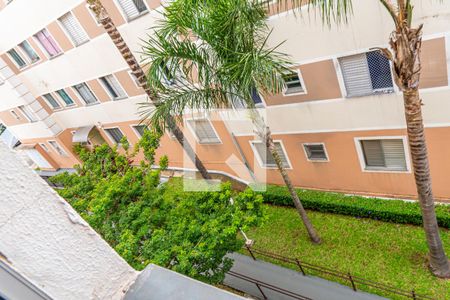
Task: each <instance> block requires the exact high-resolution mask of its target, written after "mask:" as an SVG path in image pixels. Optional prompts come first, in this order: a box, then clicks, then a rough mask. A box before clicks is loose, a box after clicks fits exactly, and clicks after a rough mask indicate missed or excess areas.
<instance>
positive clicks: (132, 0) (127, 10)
mask: <svg viewBox="0 0 450 300" xmlns="http://www.w3.org/2000/svg"><path fill="white" fill-rule="evenodd" d="M118 2H119V4H120V7H122V10H123V12H124V14H125V15H126V17H127V19H128V21H131V20H133V19H135V18H137V17H139V16H140V15H141V14H143V13H145V12H146V11H147V6H145V3H144V0H118Z"/></svg>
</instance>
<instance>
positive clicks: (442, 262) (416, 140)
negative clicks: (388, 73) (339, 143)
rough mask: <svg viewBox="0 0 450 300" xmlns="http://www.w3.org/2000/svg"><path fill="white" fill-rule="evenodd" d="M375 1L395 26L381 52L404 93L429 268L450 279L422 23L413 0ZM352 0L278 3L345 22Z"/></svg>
mask: <svg viewBox="0 0 450 300" xmlns="http://www.w3.org/2000/svg"><path fill="white" fill-rule="evenodd" d="M375 1H379V2H380V3H381V4H382V5H383V6H384V7H385V8H386V11H387V12H388V13H389V15H390V16H391V18H392V21H393V22H394V25H395V30H394V31H393V32H392V33H391V35H390V37H389V45H390V47H391V49H380V51H382V53H383V54H384V56H385V57H387V58H388V59H389V60H390V61H391V62H392V70H393V74H394V79H395V83H396V85H397V86H398V87H399V89H400V90H401V91H402V92H403V102H404V107H405V118H406V127H407V132H408V142H409V149H410V153H411V158H412V163H413V167H414V178H415V181H416V188H417V193H418V196H419V202H420V207H421V210H422V219H423V226H424V229H425V235H426V239H427V243H428V248H429V251H430V254H429V259H430V261H429V263H430V269H431V271H432V272H433V274H435V275H436V276H438V277H443V278H450V264H449V261H448V259H447V257H446V255H445V251H444V247H443V246H442V241H441V237H440V235H439V227H438V224H437V220H436V213H435V209H434V198H433V190H432V186H431V175H430V165H429V160H428V153H427V145H426V141H425V133H424V125H423V117H422V105H423V104H422V100H421V99H420V94H419V82H420V70H421V62H420V52H421V46H422V26H423V24H421V25H419V26H417V27H413V26H412V19H413V11H414V10H413V5H412V4H411V0H375ZM263 2H264V1H263ZM351 3H352V2H351V0H333V1H329V0H309V1H306V0H283V1H280V2H279V4H278V8H281V7H283V6H284V7H286V5H288V4H289V5H291V7H294V8H300V7H301V6H303V5H305V4H307V5H309V6H311V7H316V8H318V9H319V10H320V12H321V14H322V19H323V21H324V22H326V23H328V24H330V23H331V22H332V21H336V22H340V21H345V20H346V18H347V16H348V15H350V14H351V13H352V5H351ZM266 5H267V4H266Z"/></svg>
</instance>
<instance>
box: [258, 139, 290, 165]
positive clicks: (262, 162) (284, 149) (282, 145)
mask: <svg viewBox="0 0 450 300" xmlns="http://www.w3.org/2000/svg"><path fill="white" fill-rule="evenodd" d="M273 142H274V143H275V144H276V143H280V146H281V149H282V150H283V153H284V156H285V157H286V161H287V163H288V166H287V167H284V169H286V170H292V169H293V168H292V164H291V160H290V159H289V155H288V153H287V151H286V148H285V147H284V144H283V141H282V140H273ZM249 143H250V146H251V148H252V151H253V155H254V156H255V157H256V160H257V161H258V164H259V166H260V167H261V168H262V169H271V170H275V169H278V167H277V166H270V165H267V164H264V161H263V159H262V157H261V156H260V155H259V152H258V150H257V149H256V147H255V145H254V144H262V142H261V141H259V140H251V141H249Z"/></svg>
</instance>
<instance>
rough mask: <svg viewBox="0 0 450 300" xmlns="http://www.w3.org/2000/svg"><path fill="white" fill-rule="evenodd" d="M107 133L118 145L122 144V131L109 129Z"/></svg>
mask: <svg viewBox="0 0 450 300" xmlns="http://www.w3.org/2000/svg"><path fill="white" fill-rule="evenodd" d="M105 131H106V132H107V133H108V134H109V136H110V137H111V138H112V139H113V141H114V142H115V143H116V144H119V143H120V140H121V139H122V137H123V133H122V131H120V129H119V128H107V129H105Z"/></svg>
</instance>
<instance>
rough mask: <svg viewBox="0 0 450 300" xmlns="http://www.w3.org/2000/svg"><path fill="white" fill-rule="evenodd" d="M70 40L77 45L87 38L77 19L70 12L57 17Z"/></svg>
mask: <svg viewBox="0 0 450 300" xmlns="http://www.w3.org/2000/svg"><path fill="white" fill-rule="evenodd" d="M58 20H59V21H60V22H61V25H62V26H63V27H64V29H65V30H66V32H67V34H68V35H69V37H70V39H71V40H72V42H73V43H74V44H75V45H76V46H78V45H81V44H83V43H85V42H86V41H88V40H89V38H88V36H87V35H86V33H85V32H84V30H83V28H82V27H81V25H80V23H79V22H78V20H77V19H76V18H75V17H74V15H73V14H72V13H70V12H68V13H67V14H65V15H64V16H62V17H61V18H59V19H58Z"/></svg>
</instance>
